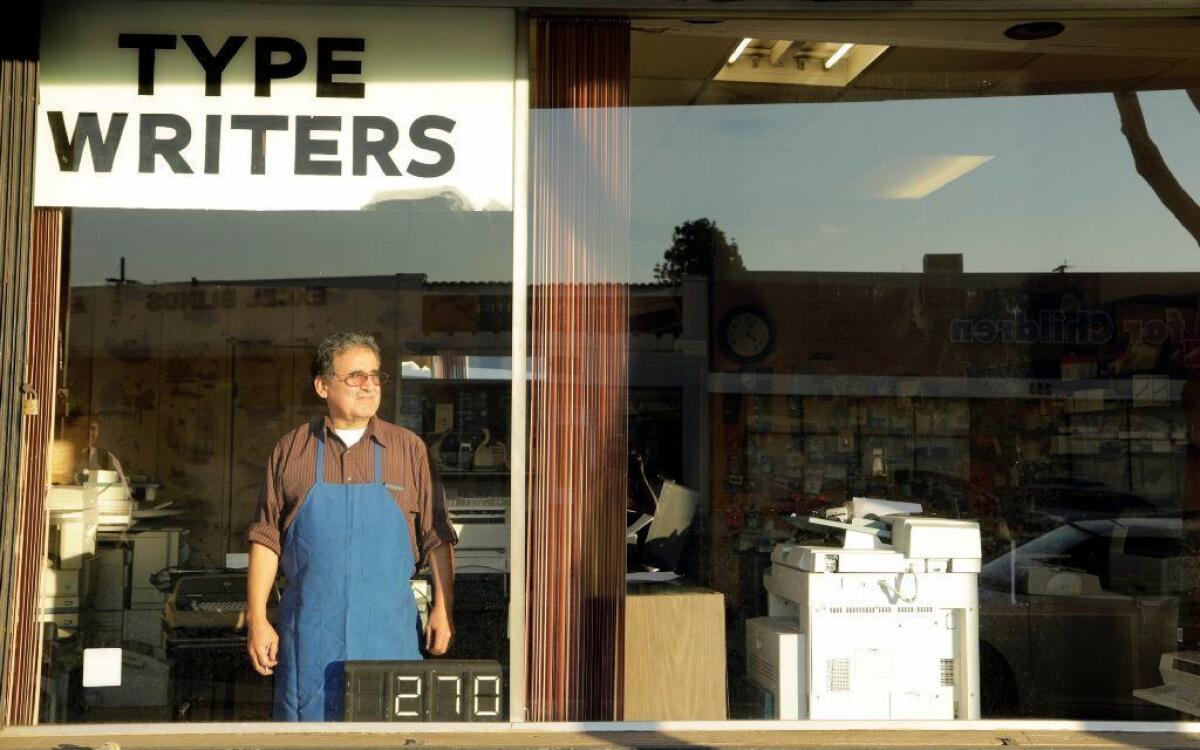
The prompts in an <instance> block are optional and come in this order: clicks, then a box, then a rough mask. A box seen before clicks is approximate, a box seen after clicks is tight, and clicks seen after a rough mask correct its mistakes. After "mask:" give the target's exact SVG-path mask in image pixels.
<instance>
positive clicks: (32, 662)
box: [5, 208, 63, 725]
mask: <svg viewBox="0 0 1200 750" xmlns="http://www.w3.org/2000/svg"><path fill="white" fill-rule="evenodd" d="M62 236H63V212H62V209H57V208H39V209H35V211H34V222H33V249H32V256H31V262H30V272H29V316H28V324H29V328H28V331H29V343H28V355H27V359H26V367H25V378H24V388H25V391H26V394H28V395H31V396H36V397H37V399H38V402H39V409H38V413H37V414H36V415H27V416H25V417H24V428H23V430H22V433H23V434H22V449H23V451H24V459H23V462H22V466H21V510H20V513H19V515H18V518H17V528H16V537H17V539H18V546H17V549H16V553H15V555H14V567H13V592H12V597H13V598H12V601H11V603H10V607H11V609H10V615H9V623H10V628H11V632H12V639H11V641H10V653H9V670H8V675H7V676H8V679H7V680H6V682H5V690H6V691H7V695H6V699H5V707H6V711H7V717H6V720H7V722H8V723H9V724H10V725H22V724H36V723H37V716H38V702H39V692H40V691H39V682H40V677H41V669H40V668H39V667H40V663H41V647H42V626H41V625H40V624H39V623H38V604H39V602H40V601H41V591H40V587H41V574H42V567H43V566H44V564H45V562H44V561H45V559H46V537H47V528H46V524H47V520H48V516H47V514H46V491H47V489H48V488H49V485H50V467H49V457H50V443H51V441H52V440H53V439H54V407H55V400H56V399H55V393H56V390H57V379H58V378H57V375H58V315H59V295H60V288H61V287H60V274H59V258H60V253H61V249H62Z"/></svg>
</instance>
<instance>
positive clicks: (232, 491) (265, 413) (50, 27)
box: [37, 3, 521, 723]
mask: <svg viewBox="0 0 1200 750" xmlns="http://www.w3.org/2000/svg"><path fill="white" fill-rule="evenodd" d="M331 24H332V25H331ZM45 26H46V32H45V33H46V36H45V38H44V39H43V50H44V63H43V66H44V70H45V73H44V76H43V86H42V89H43V107H42V111H41V112H40V113H39V119H40V122H39V127H40V128H42V129H43V133H44V134H45V136H46V137H45V138H42V134H39V146H40V147H41V149H42V150H41V152H40V154H39V159H40V161H39V169H38V174H37V179H38V196H39V203H40V204H41V205H44V206H50V207H57V206H62V207H63V208H62V209H61V210H62V211H63V215H64V216H65V219H66V223H65V226H66V230H65V232H64V238H65V239H64V246H63V258H64V268H65V269H67V270H65V272H64V278H63V286H64V290H65V294H64V298H63V306H64V311H63V314H62V316H61V318H62V325H61V330H60V336H61V341H62V356H61V371H60V380H59V383H60V387H61V389H62V390H61V393H60V394H59V399H58V401H57V403H56V414H55V440H54V443H53V451H52V453H53V462H52V463H53V473H52V476H51V480H52V483H53V484H52V486H51V488H50V491H49V496H48V505H49V530H50V536H49V548H48V557H47V566H46V570H45V572H44V575H43V583H42V605H43V610H44V614H43V621H44V628H45V630H44V633H45V638H44V647H43V664H44V667H43V673H42V678H41V686H42V692H41V700H40V720H41V722H43V723H93V722H169V721H267V720H271V719H272V718H274V719H276V720H306V721H310V720H322V721H340V720H362V721H385V720H406V719H407V720H438V721H488V720H499V719H502V718H504V717H506V716H507V711H508V705H507V702H508V696H507V693H506V691H505V689H504V686H505V685H506V684H507V680H508V667H509V664H508V661H509V660H508V634H507V628H506V622H507V619H508V598H509V594H510V584H509V569H510V549H509V541H510V540H509V528H510V523H509V522H510V514H509V496H510V477H511V473H510V460H511V455H512V450H513V444H514V437H513V436H512V435H511V434H510V431H511V430H510V416H511V387H512V379H513V368H512V358H511V342H512V338H511V329H512V323H511V321H512V299H513V287H512V236H513V214H512V179H511V176H512V171H511V161H512V157H511V154H512V133H511V123H512V119H513V110H512V96H513V93H512V91H513V80H512V75H513V55H514V46H513V44H514V33H513V18H512V14H511V13H508V12H497V11H480V12H467V13H464V12H461V11H429V10H421V9H412V8H408V9H402V8H347V7H344V6H336V7H335V6H329V7H325V6H319V5H307V6H304V7H303V8H293V7H285V6H275V7H269V8H268V7H266V6H260V7H251V6H240V5H239V6H221V5H213V6H188V7H187V8H181V7H178V6H175V5H174V4H155V3H134V4H116V5H114V4H107V3H100V4H78V5H75V4H63V5H54V6H53V8H52V12H50V13H49V15H48V16H47V21H46V24H45ZM109 31H111V32H112V33H111V34H110V33H108V32H109ZM176 32H178V33H179V34H182V35H183V36H177V35H176ZM434 32H436V33H434ZM459 34H465V35H466V37H468V38H469V40H470V41H469V42H468V43H469V44H471V45H472V46H473V49H474V51H475V53H477V54H475V55H474V56H471V59H469V60H466V59H462V60H459V61H458V62H455V61H450V62H449V63H447V62H445V61H442V62H438V63H435V62H433V59H434V56H433V52H435V51H436V52H438V54H439V55H440V51H441V49H442V48H441V44H442V42H441V41H439V38H442V37H446V36H455V35H459ZM189 35H190V36H189ZM459 38H460V39H461V38H462V37H459ZM118 39H120V42H119V43H118ZM239 40H240V41H239ZM264 40H265V41H264ZM223 44H224V46H222V45H223ZM264 45H265V46H264ZM197 50H200V52H197ZM205 50H207V51H209V52H210V53H211V54H208V55H206V54H204V51H205ZM216 50H222V52H220V53H217V52H216ZM256 50H257V52H258V54H256V53H255V51H256ZM196 55H198V56H196ZM214 55H215V56H216V58H217V59H219V61H220V63H221V64H218V62H214V61H213V59H212V58H213V56H214ZM151 58H154V59H155V60H156V64H150V63H148V62H147V61H148V60H151ZM226 58H228V59H226ZM197 60H200V61H202V62H201V63H197ZM306 60H307V62H306ZM139 61H140V63H139ZM85 62H91V63H93V64H92V65H91V66H90V67H89V66H88V65H84V63H85ZM218 68H221V70H218ZM218 74H219V75H218ZM215 78H219V79H220V80H219V81H215ZM264 87H265V88H264ZM164 113H168V114H164ZM147 123H149V124H147ZM93 126H95V127H94V128H93ZM123 129H124V130H127V131H128V132H124V135H122V132H123ZM247 130H249V131H253V132H252V133H251V134H250V136H249V137H247V133H246V132H243V131H247ZM189 134H190V135H189ZM481 134H483V135H481ZM139 136H140V138H139ZM193 136H194V137H193ZM243 209H245V210H243ZM348 334H349V335H348ZM338 335H340V336H341V338H340V339H339V338H336V336H338ZM330 337H335V338H332V339H331V338H330ZM330 341H332V342H333V346H334V348H332V349H330V350H329V351H328V352H326V353H327V354H328V355H329V356H328V358H327V359H326V360H322V359H320V356H319V355H320V354H321V353H322V351H323V350H319V347H320V346H321V345H322V344H323V342H325V343H329V342H330ZM339 342H340V343H339ZM354 357H358V359H354ZM348 358H349V359H348ZM360 360H361V361H360ZM520 439H521V437H520V436H517V437H516V441H520ZM322 446H324V450H322ZM322 456H323V458H321V457H322ZM319 461H324V466H323V471H322V470H319V469H317V468H316V466H317V465H320V464H319ZM331 464H333V465H331ZM451 546H453V547H454V549H455V553H454V555H453V560H454V563H455V566H456V570H455V571H454V575H453V577H452V578H450V577H446V578H445V579H444V580H442V579H440V576H443V575H445V574H448V573H449V570H448V569H446V570H441V571H439V567H438V566H439V564H441V563H439V562H438V561H439V559H440V558H439V556H440V555H441V554H442V553H445V558H444V559H445V560H450V559H451V556H450V554H449V553H448V552H446V551H447V550H449V549H450V547H451ZM258 550H268V551H270V553H271V565H272V566H277V571H278V575H272V574H271V573H268V574H267V576H268V577H267V578H265V579H261V580H260V583H261V584H262V586H261V591H262V592H265V601H264V602H263V606H262V607H261V610H262V611H263V612H264V613H265V615H266V619H267V622H268V623H269V627H267V628H265V629H264V626H262V625H261V624H257V623H256V620H255V615H256V611H255V610H256V608H255V596H256V594H255V591H256V588H255V587H256V586H257V585H259V584H258V583H256V580H255V575H256V574H255V572H254V571H255V567H254V566H255V565H256V564H257V563H255V554H256V551H258ZM264 559H265V558H264ZM248 566H249V567H250V575H249V580H248V576H247V567H248ZM275 569H276V568H275V567H273V568H272V572H274V570H275ZM410 579H411V580H410ZM451 587H452V588H451ZM451 590H452V591H453V606H452V607H450V606H449V605H447V602H449V601H450V596H449V594H450V592H451ZM439 600H441V604H440V605H439ZM439 607H441V608H442V609H444V610H446V611H445V613H444V614H442V613H441V612H439ZM450 627H452V628H453V637H452V640H451V641H450V642H449V644H448V645H447V644H446V643H445V640H446V639H447V638H449V637H450V630H449V628H450ZM256 630H257V631H258V632H260V633H268V632H270V633H273V634H275V635H277V636H278V641H277V643H271V644H270V646H271V649H270V652H269V653H264V654H263V655H262V657H261V660H260V661H259V665H260V666H264V667H266V669H262V670H256V668H255V665H254V664H253V663H252V659H251V658H250V656H249V654H248V648H250V649H252V648H253V645H254V643H255V638H256V636H255V635H254V633H255V632H256ZM248 633H249V634H250V635H249V636H248ZM248 637H249V638H250V644H249V645H248ZM268 640H269V639H268V638H267V637H266V636H262V642H263V643H264V644H266V643H267V641H268ZM313 644H317V645H315V646H314V645H313ZM435 656H436V657H439V659H438V660H437V661H436V664H438V665H439V668H440V669H441V670H442V672H440V673H439V676H438V677H436V678H435V677H433V676H431V673H430V669H431V668H430V667H426V666H422V662H420V661H418V660H422V659H423V658H428V657H435ZM318 660H321V663H320V668H319V669H318V667H317V666H314V665H316V664H317V662H318ZM378 660H384V662H385V664H384V665H378V664H374V663H373V664H367V665H365V667H364V666H363V665H358V667H355V666H354V665H353V664H352V663H353V662H355V661H371V662H377V661H378ZM427 663H428V664H433V663H435V662H432V661H430V662H427ZM389 665H390V666H389ZM385 667H386V668H385ZM272 668H273V669H272ZM356 669H357V670H358V671H355V670H356ZM372 670H374V671H372ZM387 670H391V671H387ZM455 670H458V671H457V672H456V671H455ZM263 672H266V673H265V674H264V673H263ZM452 678H457V679H458V682H454V680H453V679H452ZM281 685H284V686H285V687H286V688H287V689H284V688H281ZM447 691H449V692H447ZM456 691H457V692H456Z"/></svg>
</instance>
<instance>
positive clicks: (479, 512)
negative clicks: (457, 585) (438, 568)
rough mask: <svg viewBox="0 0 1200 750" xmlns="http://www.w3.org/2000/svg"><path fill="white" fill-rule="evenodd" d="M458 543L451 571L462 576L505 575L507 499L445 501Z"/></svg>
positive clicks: (478, 498)
mask: <svg viewBox="0 0 1200 750" xmlns="http://www.w3.org/2000/svg"><path fill="white" fill-rule="evenodd" d="M446 512H447V515H448V516H449V517H450V523H451V525H452V526H453V527H454V532H455V533H456V534H458V544H457V545H455V547H454V560H455V568H456V569H457V570H458V571H460V572H463V573H481V574H492V575H504V574H505V573H507V572H508V541H509V539H508V537H509V524H508V498H506V497H458V498H450V499H447V501H446Z"/></svg>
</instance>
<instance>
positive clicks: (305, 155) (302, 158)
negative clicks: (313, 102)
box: [294, 116, 342, 176]
mask: <svg viewBox="0 0 1200 750" xmlns="http://www.w3.org/2000/svg"><path fill="white" fill-rule="evenodd" d="M341 129H342V118H340V117H333V116H325V117H297V118H296V161H295V167H294V170H295V172H296V174H302V175H326V176H336V175H340V174H341V173H342V163H341V162H340V161H338V160H337V159H334V160H332V161H331V160H329V159H314V158H313V157H314V156H318V155H319V156H337V146H338V144H337V141H336V140H330V139H323V140H318V139H316V138H313V133H314V132H316V131H330V132H335V133H336V132H337V131H339V130H341Z"/></svg>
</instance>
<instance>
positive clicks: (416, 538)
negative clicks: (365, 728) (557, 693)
mask: <svg viewBox="0 0 1200 750" xmlns="http://www.w3.org/2000/svg"><path fill="white" fill-rule="evenodd" d="M379 366H380V357H379V346H378V345H377V344H376V343H375V339H374V338H373V337H371V336H369V335H366V334H359V333H337V334H334V335H332V336H330V337H329V338H327V339H325V340H324V341H322V342H321V344H320V346H318V347H317V354H316V357H315V358H314V361H313V387H314V388H315V389H316V391H317V395H319V396H320V397H321V398H322V399H324V400H325V404H326V409H327V412H328V413H327V415H326V416H325V418H324V419H323V420H314V421H312V422H311V423H309V424H305V425H302V426H300V427H298V428H296V429H295V430H292V431H291V432H289V433H288V434H287V435H284V436H283V438H282V439H281V440H280V441H279V442H278V443H277V444H276V445H275V450H274V451H273V452H272V454H271V459H270V464H269V465H268V466H267V477H266V484H265V486H264V488H263V492H262V496H261V498H260V500H259V505H258V513H257V517H256V518H255V521H254V523H253V524H252V525H251V526H250V529H249V531H248V533H247V539H248V541H249V542H250V570H249V594H248V602H247V604H248V612H247V628H248V636H247V639H246V648H247V651H248V652H249V655H250V661H251V663H252V664H253V665H254V668H255V670H257V671H258V673H259V674H263V675H268V674H272V673H274V674H275V709H274V715H275V720H276V721H336V720H339V719H341V718H342V703H343V692H344V684H343V683H344V667H345V662H346V661H347V660H355V659H420V658H421V649H420V639H419V638H418V636H419V621H418V618H417V609H416V603H415V601H414V599H413V594H412V589H411V586H410V584H409V579H410V578H411V577H412V575H413V573H414V572H415V570H416V569H418V568H419V567H420V566H421V564H422V563H423V562H425V561H426V560H428V562H429V564H430V569H431V571H432V575H433V604H432V609H431V611H430V614H429V622H428V626H427V627H426V630H425V633H424V638H423V640H424V647H425V650H426V651H427V652H429V653H430V654H431V655H434V656H437V655H440V654H444V653H446V650H447V649H448V648H449V646H450V640H451V637H452V636H453V632H454V628H453V620H452V610H453V601H454V594H453V592H454V556H453V545H454V544H455V543H456V542H457V541H458V540H457V537H456V536H455V534H454V529H453V527H451V526H450V523H449V521H448V520H447V517H446V509H445V502H444V499H443V497H442V494H441V491H440V487H436V486H435V483H434V481H433V479H432V477H431V474H430V467H429V460H428V456H427V453H426V449H425V444H424V443H423V442H422V441H421V439H420V438H419V437H417V436H416V435H414V434H413V433H412V432H410V431H409V430H406V429H404V428H403V427H399V426H397V425H393V424H389V423H387V422H384V421H383V420H381V419H379V418H378V417H376V416H375V413H376V412H377V411H378V410H379V403H380V396H381V390H382V387H383V386H384V385H385V384H386V383H387V380H388V376H387V373H384V372H380V370H379ZM280 565H282V566H283V572H284V575H285V576H286V577H287V585H286V587H285V588H284V592H283V601H282V603H281V605H280V609H279V613H278V617H277V620H276V625H277V626H278V627H272V626H271V624H270V623H269V622H267V597H268V594H269V592H270V590H271V587H272V585H273V584H274V581H275V577H276V573H277V572H278V569H279V566H280Z"/></svg>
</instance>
